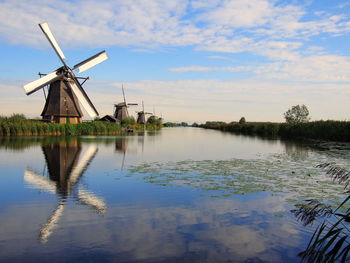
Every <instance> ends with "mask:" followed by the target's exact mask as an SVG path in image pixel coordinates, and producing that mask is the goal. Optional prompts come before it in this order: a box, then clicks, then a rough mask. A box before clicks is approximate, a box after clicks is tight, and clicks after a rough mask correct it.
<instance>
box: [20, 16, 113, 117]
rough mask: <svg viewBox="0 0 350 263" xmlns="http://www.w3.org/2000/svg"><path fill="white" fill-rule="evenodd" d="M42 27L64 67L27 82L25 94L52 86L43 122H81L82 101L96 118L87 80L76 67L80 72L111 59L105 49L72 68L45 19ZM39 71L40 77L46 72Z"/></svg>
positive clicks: (89, 112) (42, 114)
mask: <svg viewBox="0 0 350 263" xmlns="http://www.w3.org/2000/svg"><path fill="white" fill-rule="evenodd" d="M39 27H40V28H41V30H42V32H43V33H44V35H45V36H46V38H47V40H48V41H49V42H50V44H51V46H52V47H53V49H54V50H55V52H56V54H57V56H58V58H59V59H60V60H61V62H62V64H63V67H61V68H59V69H57V70H55V71H54V72H52V73H50V74H47V75H44V77H42V78H39V79H37V80H34V81H32V82H30V83H28V84H26V85H24V86H23V88H24V90H25V93H26V94H27V95H30V94H32V93H34V92H36V91H38V90H39V89H42V88H44V87H45V86H47V85H49V93H48V97H47V99H46V103H45V106H44V109H43V111H42V113H41V116H42V117H43V120H44V121H49V122H55V123H80V122H81V121H82V120H81V118H82V116H83V113H82V111H81V109H80V105H79V103H80V104H81V105H82V106H83V108H84V109H85V110H86V112H87V113H88V114H89V115H90V117H91V118H95V117H97V116H98V112H97V110H96V108H95V106H94V105H93V104H92V102H91V100H90V99H89V97H88V96H87V94H86V92H85V91H84V89H83V87H82V84H83V83H84V82H83V83H80V82H79V80H78V77H76V76H75V74H74V73H73V70H78V72H79V73H81V72H83V71H85V70H87V69H89V68H91V67H93V66H95V65H97V64H99V63H101V62H103V61H105V60H106V59H108V57H107V54H106V52H105V51H102V52H100V53H98V54H96V55H94V56H92V57H90V58H88V59H86V60H84V61H82V62H80V63H78V64H76V65H75V66H74V67H73V68H72V69H71V68H70V67H68V66H67V64H66V62H65V60H66V57H65V56H64V54H63V52H62V50H61V48H60V47H59V45H58V44H57V42H56V39H55V38H54V36H53V35H52V32H51V30H50V28H49V25H48V24H47V23H46V22H45V23H41V24H39ZM39 74H40V76H42V75H43V74H41V73H39ZM85 79H88V78H85Z"/></svg>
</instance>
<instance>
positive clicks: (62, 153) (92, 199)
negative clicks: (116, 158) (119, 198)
mask: <svg viewBox="0 0 350 263" xmlns="http://www.w3.org/2000/svg"><path fill="white" fill-rule="evenodd" d="M42 149H43V153H44V155H45V159H46V163H47V168H48V173H49V177H46V176H42V175H40V174H38V173H36V172H34V171H32V170H29V169H26V170H25V172H24V180H25V181H26V182H27V183H29V184H30V185H31V186H32V187H33V188H36V189H38V190H40V191H45V192H49V193H51V194H56V195H58V196H59V199H58V203H57V206H56V208H55V210H54V211H53V212H52V214H51V216H50V217H49V218H48V220H47V222H46V223H45V224H43V225H42V226H41V228H40V233H39V240H40V241H41V242H43V243H45V242H47V241H48V239H49V237H50V236H51V234H52V233H53V230H54V229H55V228H56V227H57V224H58V221H59V219H60V217H61V216H62V214H63V211H64V207H65V204H66V203H67V199H68V198H69V197H70V196H73V197H74V199H75V200H77V201H79V202H80V203H81V204H84V205H88V206H89V207H90V208H92V209H94V210H95V211H97V212H98V213H105V212H106V210H107V206H106V204H105V202H104V201H103V200H102V199H101V198H99V197H97V196H95V195H94V194H92V193H91V192H90V191H88V190H85V189H84V188H83V186H82V185H80V186H79V187H78V183H79V179H80V178H81V177H82V175H83V173H84V171H85V170H86V169H87V167H88V165H89V164H90V163H91V161H92V159H93V158H94V157H95V155H96V153H97V147H96V146H95V145H90V146H89V147H88V149H87V150H86V151H84V153H83V155H82V156H80V155H81V152H82V148H81V146H80V145H79V144H76V143H60V144H56V145H46V146H43V147H42Z"/></svg>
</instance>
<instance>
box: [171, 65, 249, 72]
mask: <svg viewBox="0 0 350 263" xmlns="http://www.w3.org/2000/svg"><path fill="white" fill-rule="evenodd" d="M168 70H169V71H172V72H190V71H197V72H198V71H199V72H208V71H228V72H238V71H246V70H250V68H249V67H245V66H235V67H234V66H231V67H204V66H189V67H179V68H169V69H168Z"/></svg>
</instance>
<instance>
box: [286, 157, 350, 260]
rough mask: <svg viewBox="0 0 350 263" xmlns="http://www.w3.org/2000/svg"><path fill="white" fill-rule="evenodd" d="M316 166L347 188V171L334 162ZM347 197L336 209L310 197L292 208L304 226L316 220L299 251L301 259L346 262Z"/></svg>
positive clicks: (349, 242)
mask: <svg viewBox="0 0 350 263" xmlns="http://www.w3.org/2000/svg"><path fill="white" fill-rule="evenodd" d="M317 167H318V168H322V169H325V170H327V174H328V175H330V176H331V178H332V179H333V180H334V181H335V182H337V183H339V184H344V185H345V190H346V189H347V187H348V185H349V175H350V172H349V171H348V170H346V169H345V168H343V167H341V166H338V165H336V163H335V162H327V163H323V164H319V165H317ZM346 193H348V191H347V192H346ZM349 200H350V196H347V197H346V198H345V199H344V201H343V202H342V203H341V204H340V205H338V206H337V208H336V209H333V208H332V206H330V205H329V204H328V203H327V204H324V203H322V202H320V201H318V200H316V199H309V200H305V201H304V202H303V203H301V204H296V205H295V209H293V210H291V212H292V213H293V214H294V215H295V216H296V218H297V219H298V220H300V221H301V222H303V224H304V225H305V226H306V225H311V224H313V223H315V222H317V223H319V226H318V227H317V228H316V230H315V232H314V234H313V236H312V237H311V239H310V241H309V244H308V246H307V248H306V249H305V250H304V251H302V252H301V253H299V256H300V257H301V258H302V261H303V262H349V260H350V257H349V252H350V228H349V222H350V220H349V219H350V208H349ZM322 219H323V220H322ZM321 221H322V223H321Z"/></svg>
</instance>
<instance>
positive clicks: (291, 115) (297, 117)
mask: <svg viewBox="0 0 350 263" xmlns="http://www.w3.org/2000/svg"><path fill="white" fill-rule="evenodd" d="M284 118H285V119H286V122H287V123H304V122H308V121H309V120H310V118H309V110H308V109H307V107H306V106H305V105H301V106H300V105H295V106H293V107H292V108H290V109H289V110H287V111H286V112H285V113H284Z"/></svg>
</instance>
